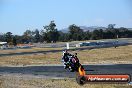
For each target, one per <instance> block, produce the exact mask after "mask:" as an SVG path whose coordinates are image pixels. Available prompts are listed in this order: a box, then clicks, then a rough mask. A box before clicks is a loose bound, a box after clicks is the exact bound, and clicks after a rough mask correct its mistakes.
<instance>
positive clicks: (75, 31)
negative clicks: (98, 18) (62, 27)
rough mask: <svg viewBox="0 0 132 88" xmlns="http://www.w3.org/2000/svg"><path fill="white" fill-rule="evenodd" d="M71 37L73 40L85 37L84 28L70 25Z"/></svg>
mask: <svg viewBox="0 0 132 88" xmlns="http://www.w3.org/2000/svg"><path fill="white" fill-rule="evenodd" d="M69 38H70V39H71V40H82V39H83V30H82V29H80V27H78V26H76V25H75V24H72V25H70V26H69Z"/></svg>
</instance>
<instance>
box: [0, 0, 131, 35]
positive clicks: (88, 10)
mask: <svg viewBox="0 0 132 88" xmlns="http://www.w3.org/2000/svg"><path fill="white" fill-rule="evenodd" d="M52 20H54V21H55V23H56V25H57V29H58V30H60V29H63V28H67V27H68V26H69V25H71V24H76V25H78V26H88V27H89V26H103V27H107V25H108V24H116V27H127V28H132V0H0V33H6V32H9V31H10V32H12V33H13V34H17V35H22V34H23V32H24V31H26V30H27V29H30V30H35V29H38V30H41V29H43V26H45V25H48V24H49V23H50V21H52Z"/></svg>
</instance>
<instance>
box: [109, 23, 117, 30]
mask: <svg viewBox="0 0 132 88" xmlns="http://www.w3.org/2000/svg"><path fill="white" fill-rule="evenodd" d="M115 25H116V24H109V25H108V29H114V27H115Z"/></svg>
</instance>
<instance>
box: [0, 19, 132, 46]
mask: <svg viewBox="0 0 132 88" xmlns="http://www.w3.org/2000/svg"><path fill="white" fill-rule="evenodd" d="M116 38H132V30H128V29H127V28H124V27H120V28H115V24H109V25H108V27H107V28H106V29H105V30H103V29H95V30H93V31H89V30H87V31H84V30H83V29H81V28H80V27H79V26H77V25H75V24H72V25H69V27H68V32H67V33H64V32H62V31H59V30H58V29H57V28H56V24H55V22H54V21H51V22H50V23H49V25H46V26H43V29H42V30H38V29H36V30H35V31H31V30H26V31H25V32H24V33H23V35H21V36H20V35H13V34H12V33H11V32H7V33H5V34H0V41H2V42H7V43H8V44H9V45H14V46H16V45H17V44H20V43H22V44H27V43H38V42H42V43H43V42H47V43H51V42H52V43H55V42H57V41H61V42H66V41H80V40H98V39H116Z"/></svg>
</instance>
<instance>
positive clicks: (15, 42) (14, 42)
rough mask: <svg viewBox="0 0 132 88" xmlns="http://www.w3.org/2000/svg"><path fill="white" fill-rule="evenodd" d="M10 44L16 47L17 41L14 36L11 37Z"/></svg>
mask: <svg viewBox="0 0 132 88" xmlns="http://www.w3.org/2000/svg"><path fill="white" fill-rule="evenodd" d="M12 42H13V45H14V46H16V45H17V40H16V38H15V36H14V37H13V41H12Z"/></svg>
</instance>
